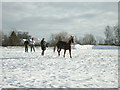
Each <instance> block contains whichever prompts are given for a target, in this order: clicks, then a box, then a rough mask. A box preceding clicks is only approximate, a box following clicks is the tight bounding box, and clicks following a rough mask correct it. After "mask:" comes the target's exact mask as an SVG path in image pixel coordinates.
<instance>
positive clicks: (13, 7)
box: [2, 2, 118, 38]
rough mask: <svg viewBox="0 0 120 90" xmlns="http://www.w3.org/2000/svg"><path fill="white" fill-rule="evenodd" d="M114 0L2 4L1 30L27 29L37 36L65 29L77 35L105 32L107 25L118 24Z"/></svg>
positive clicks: (116, 7)
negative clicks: (103, 0)
mask: <svg viewBox="0 0 120 90" xmlns="http://www.w3.org/2000/svg"><path fill="white" fill-rule="evenodd" d="M117 9H118V6H117V3H113V2H112V3H105V2H103V3H102V2H99V3H98V2H97V3H94V2H89V3H83V2H77V3H73V2H72V3H70V2H61V3H58V2H56V3H55V2H54V3H47V2H45V3H44V2H40V3H32V2H30V3H29V2H27V3H25V2H24V3H5V2H4V3H3V6H2V10H3V13H2V15H3V30H4V32H8V31H10V30H11V28H16V29H18V30H21V31H22V30H23V31H28V32H30V34H32V35H33V36H36V37H42V36H47V37H48V38H49V36H50V34H51V33H56V32H61V31H66V32H68V33H70V34H75V35H77V36H78V37H79V36H81V35H84V34H86V33H92V34H94V35H100V34H101V35H102V36H103V35H104V28H105V26H106V25H113V24H116V23H117V20H118V19H117V15H118V14H117V13H118V10H117Z"/></svg>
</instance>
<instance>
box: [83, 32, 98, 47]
mask: <svg viewBox="0 0 120 90" xmlns="http://www.w3.org/2000/svg"><path fill="white" fill-rule="evenodd" d="M95 43H96V40H95V38H94V36H93V35H92V34H86V35H85V36H84V38H83V44H89V45H94V44H95Z"/></svg>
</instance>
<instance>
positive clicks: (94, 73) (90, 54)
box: [0, 45, 118, 88]
mask: <svg viewBox="0 0 120 90" xmlns="http://www.w3.org/2000/svg"><path fill="white" fill-rule="evenodd" d="M73 47H74V49H72V59H71V58H69V52H68V51H67V52H66V57H65V58H64V57H63V53H64V52H63V50H62V51H61V56H60V57H58V55H57V51H56V52H55V53H54V52H53V48H48V49H47V50H46V51H45V56H41V48H40V47H38V48H36V52H30V48H29V52H28V53H25V52H24V47H0V53H2V57H1V58H0V61H2V62H1V63H2V65H3V67H2V74H3V76H2V77H3V82H2V87H3V88H117V87H118V50H117V49H92V47H93V46H91V45H87V46H78V45H76V46H73ZM73 47H72V48H73ZM0 86H1V84H0Z"/></svg>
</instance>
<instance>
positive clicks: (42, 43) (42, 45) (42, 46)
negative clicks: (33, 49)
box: [41, 38, 46, 55]
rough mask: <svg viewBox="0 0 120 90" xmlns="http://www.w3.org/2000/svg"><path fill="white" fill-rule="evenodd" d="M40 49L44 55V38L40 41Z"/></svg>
mask: <svg viewBox="0 0 120 90" xmlns="http://www.w3.org/2000/svg"><path fill="white" fill-rule="evenodd" d="M41 49H42V55H44V52H45V50H46V41H45V38H43V39H42V41H41Z"/></svg>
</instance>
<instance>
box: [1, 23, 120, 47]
mask: <svg viewBox="0 0 120 90" xmlns="http://www.w3.org/2000/svg"><path fill="white" fill-rule="evenodd" d="M104 34H105V38H103V37H100V36H99V37H95V36H94V35H93V34H85V35H84V37H77V36H74V43H75V44H81V45H119V46H120V29H119V28H118V26H117V25H116V26H113V27H111V26H106V27H105V31H104ZM69 36H70V34H68V33H67V32H60V33H56V34H51V36H50V38H49V40H48V43H49V46H54V45H55V44H56V42H58V41H60V40H61V41H67V40H68V38H69ZM31 37H32V36H31V35H29V33H28V32H19V31H15V30H13V31H12V32H11V33H10V35H4V34H2V32H0V40H1V42H2V44H1V43H0V45H2V46H20V45H24V44H23V42H22V41H23V39H26V38H28V39H30V38H31Z"/></svg>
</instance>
